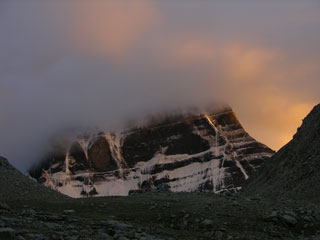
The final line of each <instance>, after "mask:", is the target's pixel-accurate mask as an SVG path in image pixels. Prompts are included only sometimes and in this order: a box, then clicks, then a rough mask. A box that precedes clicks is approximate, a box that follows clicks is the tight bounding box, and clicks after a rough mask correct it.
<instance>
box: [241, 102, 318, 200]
mask: <svg viewBox="0 0 320 240" xmlns="http://www.w3.org/2000/svg"><path fill="white" fill-rule="evenodd" d="M319 182H320V105H317V106H316V107H314V109H313V110H312V111H311V112H310V114H309V115H308V116H307V117H306V118H305V119H304V120H303V124H302V126H301V127H300V128H299V129H298V131H297V133H296V134H295V135H294V137H293V139H292V140H291V141H290V142H289V143H288V144H287V145H286V146H284V147H283V148H282V149H281V150H280V151H279V152H277V153H276V154H275V155H274V156H273V157H272V158H271V159H270V160H268V162H267V163H266V164H265V165H264V167H262V168H261V170H260V171H258V172H257V174H256V176H253V177H252V179H250V181H249V184H248V186H246V188H245V191H244V192H245V193H246V194H258V195H260V196H263V197H269V198H270V197H271V198H276V199H279V198H286V199H288V198H289V199H302V200H308V201H313V202H314V203H317V204H319V203H320V194H319V193H320V185H319Z"/></svg>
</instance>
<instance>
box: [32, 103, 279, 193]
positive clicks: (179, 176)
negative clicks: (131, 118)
mask: <svg viewBox="0 0 320 240" xmlns="http://www.w3.org/2000/svg"><path fill="white" fill-rule="evenodd" d="M67 149H68V150H67V151H66V152H65V153H64V154H65V158H64V161H65V162H64V163H63V160H60V162H59V161H57V160H56V159H54V160H53V159H51V158H50V157H49V158H48V159H47V162H46V164H43V167H40V169H41V170H42V174H40V177H38V181H39V182H42V183H43V184H44V185H46V186H48V187H50V188H53V189H55V190H57V191H60V192H62V193H64V194H67V195H69V196H72V197H85V196H111V195H128V193H129V191H130V190H147V191H148V190H152V189H155V188H158V189H161V190H163V188H165V189H167V188H169V189H170V190H171V191H173V192H191V191H213V192H216V193H219V192H225V191H238V190H239V189H241V187H242V186H243V185H244V183H245V182H246V180H247V179H248V177H249V176H250V175H251V174H252V173H254V172H255V170H256V169H257V168H259V167H260V166H261V164H263V162H264V161H265V160H266V159H268V158H269V157H271V156H272V155H273V151H272V150H271V149H269V148H268V147H266V146H265V145H263V144H261V143H258V142H257V141H256V140H254V139H253V138H252V137H250V136H249V135H248V134H247V133H246V132H245V130H244V129H243V128H242V126H241V124H240V123H239V121H238V119H237V117H236V116H235V114H234V113H233V111H232V110H231V109H227V110H224V111H220V112H218V113H216V112H215V113H211V114H210V113H206V114H197V115H196V114H193V115H190V114H189V115H186V116H184V117H183V118H182V119H181V118H179V119H175V120H171V121H169V122H168V121H167V122H165V124H162V125H161V124H157V125H156V126H148V127H143V128H138V129H135V130H131V131H127V132H126V133H123V134H120V135H118V136H116V135H115V134H107V133H102V132H100V133H90V134H89V137H79V138H78V139H75V142H74V143H73V144H72V146H69V147H68V148H67ZM54 155H57V154H54V153H53V154H51V155H50V156H54ZM48 163H49V164H48ZM59 164H61V165H62V166H63V165H65V168H57V166H59ZM45 166H49V167H45ZM31 172H32V171H31ZM33 172H34V171H33ZM31 175H32V174H31ZM34 176H37V174H34ZM38 176H39V174H38Z"/></svg>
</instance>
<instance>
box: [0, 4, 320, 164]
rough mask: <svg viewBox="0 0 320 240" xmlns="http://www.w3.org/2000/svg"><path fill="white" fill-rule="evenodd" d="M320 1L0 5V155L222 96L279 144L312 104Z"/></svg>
mask: <svg viewBox="0 0 320 240" xmlns="http://www.w3.org/2000/svg"><path fill="white" fill-rule="evenodd" d="M319 90H320V2H319V1H317V0H314V1H312V0H308V1H301V0H278V1H275V0H274V1H272V0H271V1H263V2H262V1H254V0H252V1H246V0H244V1H195V0H194V1H189V0H186V1H139V0H137V1H116V0H114V1H98V0H90V1H89V0H87V1H85V0H83V1H72V0H66V1H41V2H40V1H33V0H28V1H12V0H3V1H1V2H0V132H1V136H0V155H2V156H5V157H7V158H8V159H9V160H11V161H12V162H13V163H14V165H15V166H17V167H18V168H19V169H23V170H24V169H25V168H27V167H28V165H29V164H30V162H32V161H33V159H35V158H36V157H37V154H35V152H38V151H39V148H41V146H42V145H41V144H43V142H44V141H45V139H46V137H48V136H49V135H50V134H52V132H53V131H56V130H57V129H59V128H62V127H64V126H66V125H70V124H73V123H74V124H75V125H79V124H92V125H99V124H101V123H103V124H106V125H107V126H113V125H114V124H116V123H118V122H121V121H123V119H127V118H131V117H135V116H139V115H140V114H144V113H148V112H150V111H155V110H162V109H166V108H168V107H169V108H175V107H187V106H190V105H191V106H193V105H196V106H198V105H203V104H207V103H209V102H214V101H224V102H227V103H228V104H230V105H231V106H232V108H233V109H234V111H235V112H236V114H237V115H238V118H239V119H240V121H241V122H242V124H243V125H244V127H245V129H246V130H247V131H248V132H249V134H251V135H252V136H253V137H255V138H256V139H257V140H259V141H261V142H263V143H265V144H267V145H268V146H269V147H271V148H273V149H275V150H278V149H279V148H280V147H282V146H283V145H284V144H285V143H287V142H288V141H289V140H290V139H291V138H292V136H293V134H294V133H295V132H296V129H297V127H299V125H300V124H301V121H302V119H303V118H304V116H305V115H306V114H307V113H308V112H309V111H310V110H311V109H312V107H313V106H314V105H315V104H317V103H319V102H320V94H319Z"/></svg>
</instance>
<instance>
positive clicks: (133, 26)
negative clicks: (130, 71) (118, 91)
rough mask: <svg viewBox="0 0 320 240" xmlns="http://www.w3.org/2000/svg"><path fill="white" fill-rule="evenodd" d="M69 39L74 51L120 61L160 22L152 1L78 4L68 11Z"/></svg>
mask: <svg viewBox="0 0 320 240" xmlns="http://www.w3.org/2000/svg"><path fill="white" fill-rule="evenodd" d="M69 11H70V14H71V15H70V22H69V23H68V24H67V27H66V28H67V31H68V32H69V33H70V35H69V36H68V37H69V40H70V42H71V44H72V45H73V47H74V46H75V47H76V50H77V52H82V53H85V54H87V55H90V56H106V57H110V58H116V59H117V58H118V59H119V58H123V57H125V56H126V55H128V53H129V52H130V51H131V50H132V48H133V47H134V46H135V44H137V43H138V42H139V40H141V39H142V37H143V36H144V34H145V33H146V32H147V31H148V30H149V29H150V28H151V27H152V25H153V24H155V23H156V22H157V21H158V19H159V14H158V12H157V9H156V7H155V6H154V5H153V4H152V2H151V1H145V0H139V1H116V0H109V1H99V0H93V1H81V2H77V5H74V4H73V5H72V4H71V6H70V8H69Z"/></svg>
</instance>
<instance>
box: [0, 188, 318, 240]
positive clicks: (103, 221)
mask: <svg viewBox="0 0 320 240" xmlns="http://www.w3.org/2000/svg"><path fill="white" fill-rule="evenodd" d="M319 230H320V207H319V206H317V205H314V204H310V203H309V204H307V203H305V202H294V201H288V200H279V201H277V202H271V201H268V200H265V199H259V198H248V197H245V196H241V195H238V194H237V195H231V196H223V195H215V194H212V193H142V194H134V195H131V196H129V197H101V198H87V199H65V200H54V201H52V202H50V201H19V202H6V203H4V202H2V203H0V239H19V240H23V239H26V240H27V239H43V240H45V239H48V240H51V239H61V240H62V239H65V240H76V239H79V240H80V239H87V240H88V239H101V240H102V239H119V240H126V239H141V240H142V239H144V240H147V239H167V240H169V239H170V240H173V239H320V231H319Z"/></svg>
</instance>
